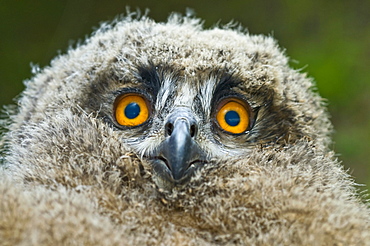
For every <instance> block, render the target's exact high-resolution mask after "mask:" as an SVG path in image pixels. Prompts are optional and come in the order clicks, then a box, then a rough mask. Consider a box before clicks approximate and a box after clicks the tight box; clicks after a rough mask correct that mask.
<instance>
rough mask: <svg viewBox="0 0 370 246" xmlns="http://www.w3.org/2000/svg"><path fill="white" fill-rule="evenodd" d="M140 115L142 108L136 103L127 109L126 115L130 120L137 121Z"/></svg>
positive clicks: (130, 104) (129, 105)
mask: <svg viewBox="0 0 370 246" xmlns="http://www.w3.org/2000/svg"><path fill="white" fill-rule="evenodd" d="M139 114H140V106H139V105H138V104H137V103H135V102H132V103H129V104H128V105H127V106H126V108H125V115H126V117H127V118H129V119H135V118H136V117H138V116H139Z"/></svg>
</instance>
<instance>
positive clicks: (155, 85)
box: [137, 63, 162, 95]
mask: <svg viewBox="0 0 370 246" xmlns="http://www.w3.org/2000/svg"><path fill="white" fill-rule="evenodd" d="M158 69H159V67H158V66H155V65H154V64H152V63H149V64H148V65H139V66H138V68H137V70H138V73H139V79H140V82H142V83H143V85H144V86H145V87H146V89H147V90H149V91H150V93H151V94H153V95H157V94H158V91H159V89H160V88H161V85H162V83H161V78H160V76H159V73H158Z"/></svg>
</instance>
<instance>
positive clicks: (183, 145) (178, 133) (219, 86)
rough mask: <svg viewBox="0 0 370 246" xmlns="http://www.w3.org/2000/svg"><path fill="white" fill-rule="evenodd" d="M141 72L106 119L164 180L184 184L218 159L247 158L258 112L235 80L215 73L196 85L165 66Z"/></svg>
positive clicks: (117, 97)
mask: <svg viewBox="0 0 370 246" xmlns="http://www.w3.org/2000/svg"><path fill="white" fill-rule="evenodd" d="M137 71H138V73H137V75H138V76H137V78H136V80H135V81H130V82H126V83H123V84H122V85H121V86H120V87H119V89H118V90H117V91H114V93H113V94H112V98H114V100H112V103H111V105H112V106H111V109H112V110H111V113H110V114H108V115H105V118H106V119H107V122H109V124H111V125H112V127H114V128H115V129H116V130H117V131H122V132H123V133H124V135H125V138H124V139H123V141H125V143H127V144H128V145H129V146H130V147H131V148H132V149H133V150H134V151H135V152H136V153H139V155H140V156H141V157H142V159H143V160H145V161H147V162H149V163H150V165H152V166H153V169H154V171H155V172H156V173H157V174H158V176H159V178H160V179H161V180H164V181H165V182H169V183H172V184H183V183H184V182H186V181H187V180H189V178H190V177H191V175H192V174H193V173H194V171H195V170H196V169H198V168H200V167H202V166H203V165H205V164H207V163H208V162H209V161H210V160H212V159H214V158H218V157H221V156H222V157H225V156H227V155H232V156H235V155H241V154H245V153H247V152H248V148H245V147H246V143H248V142H251V141H254V140H253V138H252V135H251V134H252V131H251V130H252V129H253V126H254V123H255V119H256V116H257V115H258V109H259V107H256V106H255V105H254V107H252V106H251V105H250V103H249V100H248V97H247V94H246V93H243V91H241V90H240V89H238V84H240V81H238V80H237V78H236V77H233V76H232V75H230V74H227V73H225V72H222V71H216V72H214V71H213V72H212V73H208V74H205V75H204V78H200V79H199V80H198V81H191V80H195V79H196V78H185V77H184V76H183V75H181V72H180V71H176V68H175V67H173V68H170V67H166V68H165V67H161V65H148V66H141V67H139V68H137ZM192 85H196V86H192Z"/></svg>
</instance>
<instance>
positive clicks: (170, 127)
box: [154, 108, 206, 183]
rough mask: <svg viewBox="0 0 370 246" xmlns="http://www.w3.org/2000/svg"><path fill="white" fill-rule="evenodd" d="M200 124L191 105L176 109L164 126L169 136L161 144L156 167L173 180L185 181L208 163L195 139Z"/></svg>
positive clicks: (166, 177)
mask: <svg viewBox="0 0 370 246" xmlns="http://www.w3.org/2000/svg"><path fill="white" fill-rule="evenodd" d="M197 131H198V124H197V122H196V120H195V117H194V115H193V113H192V112H191V111H190V109H188V108H177V109H176V111H174V112H173V113H172V114H171V115H170V117H169V118H168V120H167V122H166V125H165V134H166V139H165V140H164V141H163V142H162V143H161V144H160V146H159V148H158V152H157V156H156V158H155V160H154V164H155V165H154V170H155V171H156V172H157V173H158V174H159V175H160V176H161V177H162V178H164V179H166V180H167V181H170V182H172V183H183V181H185V180H188V179H189V178H190V175H191V174H192V173H193V172H194V170H195V169H196V168H197V167H198V166H199V164H203V163H205V162H206V159H205V157H206V155H205V153H204V151H203V150H202V149H201V148H200V147H199V145H198V144H197V142H196V136H197Z"/></svg>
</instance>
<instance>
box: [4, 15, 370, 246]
mask: <svg viewBox="0 0 370 246" xmlns="http://www.w3.org/2000/svg"><path fill="white" fill-rule="evenodd" d="M35 70H37V71H36V72H35V76H34V78H32V79H31V80H29V81H27V82H26V86H27V88H26V90H25V91H24V92H23V93H22V95H21V97H20V99H19V107H18V108H17V109H16V110H14V111H13V112H10V113H9V114H10V122H8V123H7V124H6V125H5V127H6V128H8V131H7V133H5V134H4V136H3V140H2V141H3V152H4V164H3V166H4V170H3V172H2V173H3V174H2V176H1V180H2V181H1V186H0V238H1V239H2V240H1V241H2V243H3V244H5V245H14V244H30V245H42V244H45V245H55V244H63V245H64V244H68V245H70V244H74V245H82V244H88V245H90V244H100V245H121V244H123V245H132V244H136V245H143V244H145V245H153V244H161V245H224V244H242V245H365V244H368V245H369V242H370V227H369V209H368V207H367V206H366V204H363V203H361V202H360V201H359V199H358V198H357V197H356V191H355V189H354V188H353V187H354V185H353V183H352V181H351V180H350V178H349V177H348V175H347V174H346V172H345V171H343V168H342V166H341V165H340V164H339V163H338V162H337V160H336V158H335V154H334V153H333V151H331V150H330V148H329V145H330V143H331V141H330V137H329V134H330V132H331V130H332V127H331V123H330V121H329V120H328V115H327V112H326V109H325V107H324V106H323V102H322V99H321V98H320V96H319V95H318V94H317V93H316V92H313V90H312V87H313V83H312V81H311V79H309V78H307V77H306V75H305V74H302V73H300V72H299V71H296V70H294V69H292V68H290V67H289V66H288V58H287V57H286V56H285V54H284V53H283V52H282V51H281V50H280V49H279V48H278V46H277V43H276V41H275V40H274V39H273V38H271V37H265V36H261V35H251V34H249V33H247V32H246V31H243V30H241V29H232V28H227V27H225V28H220V27H215V28H212V29H209V30H204V29H202V27H201V24H200V20H199V19H196V18H193V17H181V16H179V15H176V14H174V15H172V16H171V17H170V18H169V20H168V22H166V23H156V22H154V21H153V20H151V19H149V18H147V17H142V18H137V19H135V18H133V17H126V18H122V19H120V20H117V21H116V22H114V23H112V24H104V25H102V27H101V28H100V29H98V30H97V31H96V32H95V33H94V34H93V35H92V36H91V37H90V38H88V39H87V40H86V41H85V43H84V44H82V45H78V46H77V47H75V48H73V49H70V50H69V51H68V53H67V54H65V55H61V56H58V57H57V58H55V59H54V60H53V61H52V62H51V65H50V66H48V67H45V68H43V69H42V70H40V69H35Z"/></svg>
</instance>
